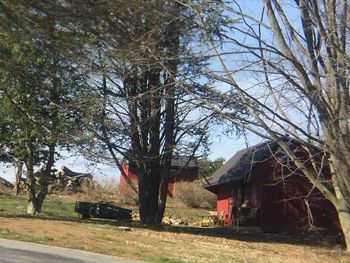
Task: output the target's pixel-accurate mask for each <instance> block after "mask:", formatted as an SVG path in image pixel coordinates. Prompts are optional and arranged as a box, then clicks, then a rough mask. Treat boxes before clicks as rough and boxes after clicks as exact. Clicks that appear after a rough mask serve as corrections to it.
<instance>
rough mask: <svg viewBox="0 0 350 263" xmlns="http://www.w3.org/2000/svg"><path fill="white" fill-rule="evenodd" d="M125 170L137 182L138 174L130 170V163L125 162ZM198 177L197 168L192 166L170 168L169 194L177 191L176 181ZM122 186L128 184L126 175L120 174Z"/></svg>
mask: <svg viewBox="0 0 350 263" xmlns="http://www.w3.org/2000/svg"><path fill="white" fill-rule="evenodd" d="M123 170H124V172H125V174H126V175H127V177H128V178H129V179H130V180H131V181H132V182H135V183H137V175H136V174H135V173H133V172H132V171H130V169H129V165H128V164H125V165H123ZM196 179H197V168H195V169H194V168H191V169H185V168H182V169H180V168H179V169H171V170H170V176H169V184H168V195H169V196H171V197H173V196H174V193H175V192H176V189H175V183H176V182H180V181H188V182H191V181H194V180H196ZM119 183H120V185H121V186H124V185H126V184H127V181H126V179H125V178H124V176H122V175H121V176H120V181H119Z"/></svg>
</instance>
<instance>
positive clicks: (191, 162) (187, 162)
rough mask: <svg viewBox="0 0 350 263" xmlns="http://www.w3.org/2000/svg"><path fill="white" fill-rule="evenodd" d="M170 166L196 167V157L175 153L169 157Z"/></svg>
mask: <svg viewBox="0 0 350 263" xmlns="http://www.w3.org/2000/svg"><path fill="white" fill-rule="evenodd" d="M171 167H172V168H187V169H193V168H197V167H198V164H197V159H196V158H195V157H192V158H191V157H190V156H179V155H175V156H173V158H172V159H171Z"/></svg>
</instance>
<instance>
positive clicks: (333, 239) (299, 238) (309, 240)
mask: <svg viewBox="0 0 350 263" xmlns="http://www.w3.org/2000/svg"><path fill="white" fill-rule="evenodd" d="M0 218H24V219H40V220H50V221H62V222H72V223H84V224H92V225H93V224H96V225H107V226H124V227H131V228H139V229H148V230H152V231H157V232H171V233H185V234H193V235H198V236H208V237H220V238H226V239H230V240H237V241H245V242H261V243H281V244H292V245H307V246H317V247H324V248H334V247H339V246H341V247H343V248H344V247H345V246H344V242H343V240H342V237H340V236H339V234H337V233H334V232H333V233H332V232H321V231H318V232H315V231H313V232H307V233H303V234H290V233H261V232H256V231H250V230H249V229H244V230H236V229H233V228H221V227H217V228H202V227H189V226H164V225H161V226H159V225H151V226H149V225H142V224H140V223H138V222H126V221H118V220H110V219H97V218H93V219H81V218H79V217H78V216H77V217H73V216H54V215H45V214H40V215H29V214H13V213H6V211H2V212H1V213H0Z"/></svg>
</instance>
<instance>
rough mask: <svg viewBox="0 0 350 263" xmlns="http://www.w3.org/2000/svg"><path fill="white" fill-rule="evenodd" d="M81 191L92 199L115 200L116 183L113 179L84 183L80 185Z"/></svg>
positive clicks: (116, 196) (116, 197) (116, 198)
mask: <svg viewBox="0 0 350 263" xmlns="http://www.w3.org/2000/svg"><path fill="white" fill-rule="evenodd" d="M81 191H82V192H83V193H85V194H86V195H88V196H89V197H90V199H92V200H94V201H102V202H115V201H117V200H118V183H117V182H115V180H113V179H109V180H98V181H97V180H94V181H92V183H91V182H90V183H84V184H82V185H81Z"/></svg>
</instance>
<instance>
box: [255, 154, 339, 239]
mask: <svg viewBox="0 0 350 263" xmlns="http://www.w3.org/2000/svg"><path fill="white" fill-rule="evenodd" d="M251 178H252V181H251V182H250V183H253V184H255V185H257V186H260V189H261V191H262V193H261V196H262V198H261V214H260V225H261V229H262V230H263V231H269V232H284V231H290V232H300V231H305V230H308V229H309V228H310V226H311V225H310V224H312V225H314V226H316V227H321V228H327V229H334V230H337V229H339V220H338V217H337V214H336V212H335V209H334V207H333V206H332V204H331V203H330V202H329V201H327V200H325V199H324V198H322V195H321V193H320V192H319V191H318V190H316V189H314V190H313V191H312V192H310V191H311V189H312V186H311V184H310V182H309V181H308V180H307V179H306V178H305V177H304V176H302V175H298V174H297V173H294V174H293V175H290V171H287V170H286V169H285V170H283V169H282V168H281V167H278V166H276V163H274V162H273V161H272V160H271V161H269V162H268V161H266V162H264V163H262V164H259V165H257V167H256V169H254V173H253V174H252V177H251ZM307 195H308V196H309V197H308V198H307V200H305V199H304V198H303V197H304V196H307ZM306 202H307V203H308V205H309V207H310V210H308V207H307V205H306ZM310 211H311V214H310ZM310 215H312V216H310Z"/></svg>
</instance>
